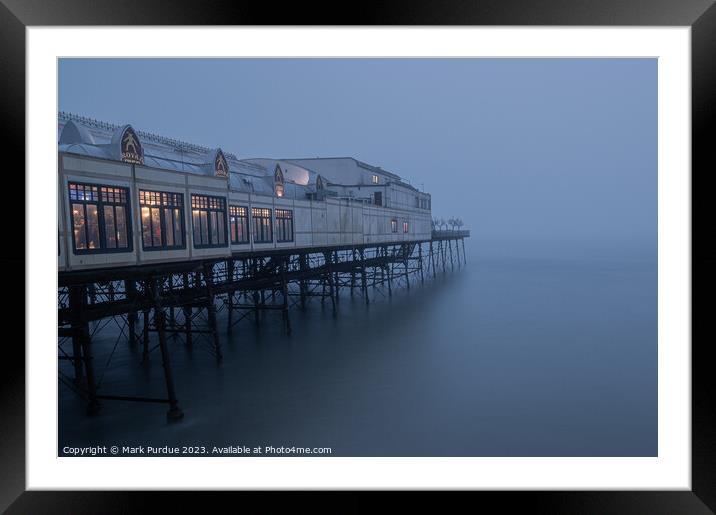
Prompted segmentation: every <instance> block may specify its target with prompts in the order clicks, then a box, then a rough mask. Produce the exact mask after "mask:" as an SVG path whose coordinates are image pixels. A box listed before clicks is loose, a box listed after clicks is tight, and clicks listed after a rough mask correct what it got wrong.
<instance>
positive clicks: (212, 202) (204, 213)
mask: <svg viewBox="0 0 716 515" xmlns="http://www.w3.org/2000/svg"><path fill="white" fill-rule="evenodd" d="M191 219H192V226H193V231H194V247H196V248H198V249H200V248H207V247H226V222H225V220H226V199H224V198H223V197H210V196H208V195H192V196H191Z"/></svg>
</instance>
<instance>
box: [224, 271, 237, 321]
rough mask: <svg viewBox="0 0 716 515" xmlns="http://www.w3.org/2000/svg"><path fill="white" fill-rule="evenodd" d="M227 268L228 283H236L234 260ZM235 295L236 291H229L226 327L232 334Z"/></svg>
mask: <svg viewBox="0 0 716 515" xmlns="http://www.w3.org/2000/svg"><path fill="white" fill-rule="evenodd" d="M226 268H227V274H226V275H227V281H228V282H229V283H232V282H234V260H233V259H230V260H229V261H228V262H227V263H226ZM235 293H236V290H233V289H229V306H228V307H229V316H228V321H227V323H226V326H227V327H226V330H227V332H229V333H230V332H231V326H232V325H233V324H232V317H233V315H234V294H235Z"/></svg>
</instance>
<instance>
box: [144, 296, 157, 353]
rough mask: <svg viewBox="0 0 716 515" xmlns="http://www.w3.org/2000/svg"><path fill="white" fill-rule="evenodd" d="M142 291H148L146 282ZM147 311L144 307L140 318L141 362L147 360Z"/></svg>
mask: <svg viewBox="0 0 716 515" xmlns="http://www.w3.org/2000/svg"><path fill="white" fill-rule="evenodd" d="M144 291H145V292H148V291H149V290H148V288H147V284H146V283H145V285H144ZM149 312H150V310H149V309H145V310H143V311H142V318H143V322H144V324H143V326H142V362H144V363H146V362H147V361H149ZM155 317H156V314H155Z"/></svg>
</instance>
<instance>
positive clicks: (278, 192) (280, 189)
mask: <svg viewBox="0 0 716 515" xmlns="http://www.w3.org/2000/svg"><path fill="white" fill-rule="evenodd" d="M276 196H277V197H283V184H277V185H276Z"/></svg>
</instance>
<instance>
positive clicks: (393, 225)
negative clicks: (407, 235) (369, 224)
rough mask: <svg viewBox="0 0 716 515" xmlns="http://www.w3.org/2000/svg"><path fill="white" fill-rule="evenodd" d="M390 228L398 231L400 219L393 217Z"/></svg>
mask: <svg viewBox="0 0 716 515" xmlns="http://www.w3.org/2000/svg"><path fill="white" fill-rule="evenodd" d="M390 230H391V231H393V232H398V221H397V220H395V219H393V220H391V221H390Z"/></svg>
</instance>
